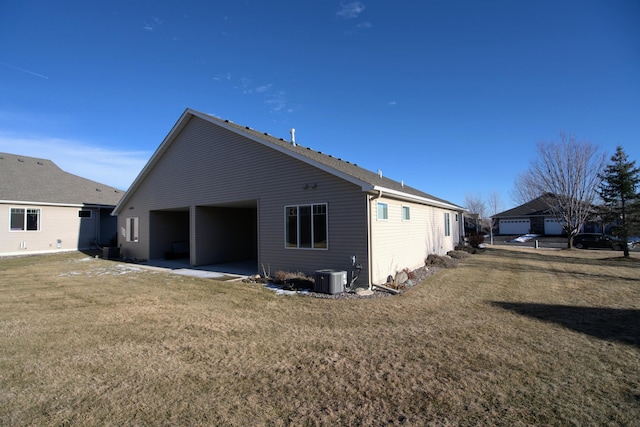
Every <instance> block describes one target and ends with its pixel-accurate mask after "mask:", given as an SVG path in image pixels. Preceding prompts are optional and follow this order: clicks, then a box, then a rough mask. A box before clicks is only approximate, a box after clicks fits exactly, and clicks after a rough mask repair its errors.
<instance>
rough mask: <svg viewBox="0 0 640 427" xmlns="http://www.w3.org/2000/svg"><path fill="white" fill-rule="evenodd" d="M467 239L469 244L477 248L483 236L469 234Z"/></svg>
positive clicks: (482, 241)
mask: <svg viewBox="0 0 640 427" xmlns="http://www.w3.org/2000/svg"><path fill="white" fill-rule="evenodd" d="M468 239H469V244H470V245H471V246H473V247H474V248H477V247H478V246H480V245H481V244H482V243H484V236H482V235H476V236H469V237H468Z"/></svg>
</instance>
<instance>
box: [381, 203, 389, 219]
mask: <svg viewBox="0 0 640 427" xmlns="http://www.w3.org/2000/svg"><path fill="white" fill-rule="evenodd" d="M378 219H389V205H387V204H386V203H382V202H378Z"/></svg>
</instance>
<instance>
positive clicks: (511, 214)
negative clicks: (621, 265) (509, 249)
mask: <svg viewBox="0 0 640 427" xmlns="http://www.w3.org/2000/svg"><path fill="white" fill-rule="evenodd" d="M553 197H554V196H553V195H549V194H547V195H543V196H540V197H537V198H535V199H533V200H530V201H529V202H527V203H524V204H522V205H520V206H516V207H515V208H512V209H509V210H506V211H504V212H500V213H499V214H496V215H494V216H493V220H494V222H495V223H497V226H498V234H501V235H522V234H539V235H547V236H560V235H562V234H565V233H564V231H563V229H562V222H561V220H559V219H558V218H556V216H555V215H554V214H553V213H552V212H551V210H550V209H549V206H548V204H547V202H545V200H549V198H551V199H552V198H553ZM600 229H601V227H599V226H598V224H597V223H592V222H589V223H587V224H585V225H584V226H583V228H582V232H597V231H599V230H600Z"/></svg>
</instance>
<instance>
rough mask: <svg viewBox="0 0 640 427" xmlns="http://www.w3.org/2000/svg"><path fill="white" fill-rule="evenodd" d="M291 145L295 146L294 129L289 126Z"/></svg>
mask: <svg viewBox="0 0 640 427" xmlns="http://www.w3.org/2000/svg"><path fill="white" fill-rule="evenodd" d="M290 132H291V145H293V146H294V147H295V146H296V130H295V129H293V128H291V131H290Z"/></svg>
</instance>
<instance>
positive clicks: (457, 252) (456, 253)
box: [447, 250, 471, 259]
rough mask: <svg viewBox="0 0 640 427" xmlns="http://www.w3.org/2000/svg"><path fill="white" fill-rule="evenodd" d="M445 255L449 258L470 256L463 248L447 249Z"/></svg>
mask: <svg viewBox="0 0 640 427" xmlns="http://www.w3.org/2000/svg"><path fill="white" fill-rule="evenodd" d="M447 255H449V256H450V257H451V258H455V259H465V258H467V257H469V256H471V255H470V254H469V252H467V251H464V250H455V251H449V252H447Z"/></svg>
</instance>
